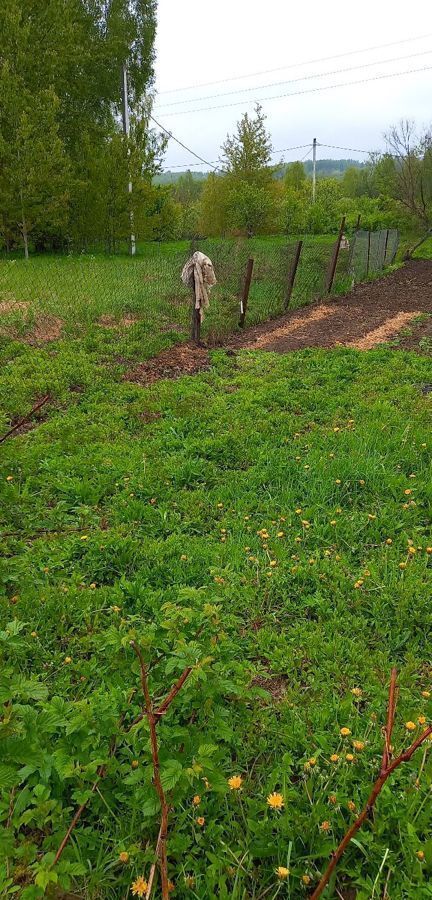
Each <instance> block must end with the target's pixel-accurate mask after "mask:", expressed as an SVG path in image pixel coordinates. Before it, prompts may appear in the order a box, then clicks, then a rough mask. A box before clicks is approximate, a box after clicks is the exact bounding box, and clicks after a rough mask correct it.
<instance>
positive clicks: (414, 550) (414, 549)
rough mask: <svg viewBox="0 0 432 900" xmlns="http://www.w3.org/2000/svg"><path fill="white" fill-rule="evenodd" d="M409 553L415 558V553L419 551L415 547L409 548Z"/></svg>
mask: <svg viewBox="0 0 432 900" xmlns="http://www.w3.org/2000/svg"><path fill="white" fill-rule="evenodd" d="M408 553H411V554H412V555H413V556H414V553H417V550H416V548H415V547H408Z"/></svg>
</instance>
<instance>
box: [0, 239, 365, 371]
mask: <svg viewBox="0 0 432 900" xmlns="http://www.w3.org/2000/svg"><path fill="white" fill-rule="evenodd" d="M333 243H334V236H332V235H324V236H320V235H318V236H316V237H310V236H309V237H307V239H305V244H304V249H303V254H302V259H301V264H300V267H299V271H298V276H297V280H296V286H295V290H294V294H293V298H292V304H291V305H292V306H293V307H296V306H301V305H304V304H306V303H308V302H310V301H311V300H312V299H314V298H316V297H317V296H319V295H320V294H321V293H322V292H323V290H324V282H325V274H326V271H327V267H328V263H329V259H330V255H331V250H332V245H333ZM199 246H200V248H201V249H203V250H204V251H205V252H207V253H208V254H209V255H210V256H211V258H212V259H213V261H214V265H215V270H216V275H217V278H218V284H217V286H216V287H215V288H214V290H213V291H212V299H211V306H210V310H209V312H208V314H207V315H206V318H205V322H204V326H203V337H204V338H208V337H211V338H212V339H213V340H214V339H216V340H217V339H218V338H222V337H224V336H226V335H227V334H228V333H232V332H233V331H234V330H235V329H236V328H237V325H238V319H239V313H240V308H239V296H240V292H241V288H242V284H243V279H244V273H245V268H246V262H247V259H248V257H249V256H253V257H254V259H255V268H254V277H253V281H252V287H251V292H250V299H249V308H248V314H247V324H249V325H253V324H256V323H257V322H261V321H264V320H266V319H270V318H272V317H274V316H276V315H279V314H280V313H281V312H283V310H284V299H285V294H286V287H287V279H288V271H289V267H290V264H291V260H292V257H293V252H294V246H295V241H294V239H293V238H290V239H289V240H288V238H286V237H269V238H253V239H252V240H250V241H240V242H239V241H236V240H209V241H204V242H202V243H201V244H200V245H199ZM189 253H190V245H189V244H188V243H187V242H185V241H183V242H177V243H165V244H154V243H153V244H147V245H146V244H143V245H141V246H140V247H139V252H138V255H137V256H136V258H134V259H131V258H129V257H128V256H126V255H124V256H121V255H119V256H113V257H107V256H103V255H91V254H85V255H81V256H34V257H31V258H30V260H29V261H27V262H26V261H25V260H24V259H22V258H21V259H5V258H3V259H0V340H1V335H2V334H4V333H6V334H8V335H9V336H10V335H11V334H12V335H14V336H15V337H17V338H18V339H19V338H24V339H25V340H27V341H30V342H33V343H36V344H38V343H41V342H43V340H44V338H45V337H49V338H50V339H51V340H55V341H56V342H57V344H59V348H60V350H64V349H65V348H66V349H67V348H69V347H70V346H71V342H72V341H74V342H75V348H76V350H81V349H83V350H84V351H85V352H86V354H87V355H89V354H90V355H91V356H92V358H93V359H94V360H99V361H103V362H105V361H106V360H107V359H108V358H110V359H118V358H119V357H124V358H127V359H137V358H139V359H145V358H148V357H150V356H153V355H154V354H155V353H157V352H159V351H160V350H163V349H165V348H167V347H169V346H171V345H172V343H173V342H175V341H178V340H181V339H184V338H186V337H187V336H188V333H189V329H190V316H191V312H190V308H191V297H190V292H189V290H188V288H187V287H185V286H184V285H183V284H182V283H181V280H180V275H181V271H182V268H183V265H184V263H185V261H186V259H187V258H188V256H189ZM345 260H346V257H345V258H344V260H342V264H341V268H340V274H339V275H338V278H337V281H336V284H335V290H337V291H340V290H345V289H346V288H348V287H349V285H350V283H351V281H350V279H348V280H347V277H346V275H345V274H344V272H343V266H344V261H345Z"/></svg>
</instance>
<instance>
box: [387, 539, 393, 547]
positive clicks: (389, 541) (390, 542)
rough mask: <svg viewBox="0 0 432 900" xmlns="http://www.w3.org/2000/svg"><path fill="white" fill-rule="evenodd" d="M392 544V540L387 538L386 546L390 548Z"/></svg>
mask: <svg viewBox="0 0 432 900" xmlns="http://www.w3.org/2000/svg"><path fill="white" fill-rule="evenodd" d="M392 543H393V541H392V539H391V538H387V540H386V544H388V545H389V547H390V544H392Z"/></svg>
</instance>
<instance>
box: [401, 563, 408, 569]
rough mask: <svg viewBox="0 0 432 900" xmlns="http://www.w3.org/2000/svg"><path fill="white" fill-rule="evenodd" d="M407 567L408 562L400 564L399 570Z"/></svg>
mask: <svg viewBox="0 0 432 900" xmlns="http://www.w3.org/2000/svg"><path fill="white" fill-rule="evenodd" d="M406 567H407V564H406V562H400V563H399V568H400V569H406Z"/></svg>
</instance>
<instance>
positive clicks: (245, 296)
mask: <svg viewBox="0 0 432 900" xmlns="http://www.w3.org/2000/svg"><path fill="white" fill-rule="evenodd" d="M253 267H254V260H253V258H252V257H250V259H248V261H247V264H246V273H245V279H244V284H243V291H242V295H241V298H240V318H239V327H240V328H244V323H245V318H246V310H247V305H248V300H249V291H250V286H251V281H252V272H253Z"/></svg>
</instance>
